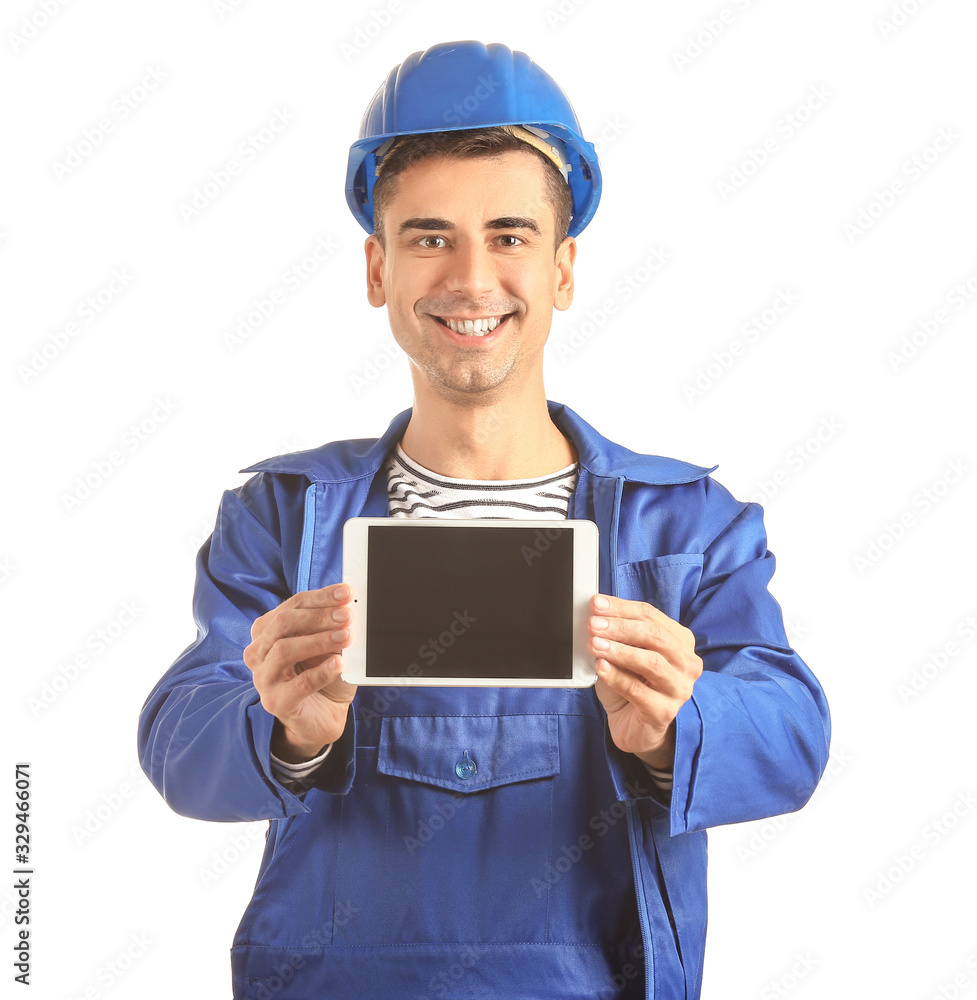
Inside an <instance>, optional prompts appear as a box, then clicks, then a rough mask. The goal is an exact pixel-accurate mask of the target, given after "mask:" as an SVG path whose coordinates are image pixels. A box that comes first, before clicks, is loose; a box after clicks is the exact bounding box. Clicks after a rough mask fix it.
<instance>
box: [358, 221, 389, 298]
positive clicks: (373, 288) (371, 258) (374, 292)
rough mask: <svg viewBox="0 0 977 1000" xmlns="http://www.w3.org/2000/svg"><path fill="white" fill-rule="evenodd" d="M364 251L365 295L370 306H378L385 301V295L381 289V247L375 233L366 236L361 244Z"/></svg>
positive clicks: (382, 259)
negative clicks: (364, 241)
mask: <svg viewBox="0 0 977 1000" xmlns="http://www.w3.org/2000/svg"><path fill="white" fill-rule="evenodd" d="M363 249H364V250H365V251H366V297H367V299H369V302H370V305H371V306H376V307H377V308H379V307H380V306H382V305H384V304H385V303H386V301H387V295H386V293H385V292H384V290H383V263H384V254H383V247H382V246H380V241H379V240H378V239H377V237H376V234H375V233H373V234H371V235H370V236H367V238H366V243H364V245H363Z"/></svg>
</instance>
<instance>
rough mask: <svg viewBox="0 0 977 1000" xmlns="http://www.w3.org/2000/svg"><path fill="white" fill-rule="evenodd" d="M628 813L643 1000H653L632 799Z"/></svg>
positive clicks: (652, 972)
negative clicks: (639, 937) (639, 926)
mask: <svg viewBox="0 0 977 1000" xmlns="http://www.w3.org/2000/svg"><path fill="white" fill-rule="evenodd" d="M624 805H625V808H626V809H627V811H628V845H629V847H630V848H631V871H632V874H633V875H634V895H635V900H636V902H637V904H638V922H639V923H640V924H641V943H642V944H643V945H644V952H645V954H644V959H645V1000H654V996H655V966H654V957H655V956H654V950H653V947H652V943H651V927H650V926H649V924H648V910H647V907H646V903H645V882H644V878H642V875H641V867H640V864H639V862H638V831H639V827H638V822H639V821H638V807H637V805H636V804H635V802H634V800H633V799H628V800H627V801H626V802H625V803H624Z"/></svg>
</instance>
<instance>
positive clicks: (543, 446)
mask: <svg viewBox="0 0 977 1000" xmlns="http://www.w3.org/2000/svg"><path fill="white" fill-rule="evenodd" d="M401 447H403V449H404V451H405V452H406V453H407V455H408V457H410V458H412V459H413V460H414V461H415V462H417V463H418V465H422V466H423V467H424V468H426V469H430V470H431V472H436V473H438V474H439V475H442V476H447V477H448V478H450V479H532V478H534V477H537V476H545V475H547V474H549V473H551V472H557V471H559V470H560V469H564V468H566V466H568V465H570V464H572V463H573V462H575V461H576V459H577V455H576V451H575V450H574V447H573V445H572V444H571V442H570V441H569V440H568V439H567V438H565V437H564V436H563V434H562V433H561V432H560V430H559V429H558V428H557V426H556V425H555V424H554V423H553V421H552V420H551V419H550V415H549V411H548V409H547V407H546V397H545V395H544V394H543V393H542V392H539V393H537V394H535V395H534V398H532V399H522V400H513V399H512V398H508V399H506V400H505V401H504V402H495V403H489V404H486V405H481V406H474V405H471V403H470V402H468V401H462V402H451V401H448V400H445V399H441V398H437V397H435V398H431V397H430V396H426V395H422V394H420V393H416V392H415V399H414V409H413V412H412V414H411V419H410V423H409V424H408V425H407V430H406V431H405V432H404V437H403V440H402V442H401Z"/></svg>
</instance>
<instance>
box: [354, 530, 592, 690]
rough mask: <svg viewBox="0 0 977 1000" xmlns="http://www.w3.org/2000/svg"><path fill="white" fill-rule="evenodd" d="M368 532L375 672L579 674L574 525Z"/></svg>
mask: <svg viewBox="0 0 977 1000" xmlns="http://www.w3.org/2000/svg"><path fill="white" fill-rule="evenodd" d="M368 531H369V534H370V538H369V556H368V581H369V584H368V586H369V595H368V601H369V620H368V623H367V634H366V664H367V666H366V675H367V676H368V677H395V676H404V675H408V676H414V677H447V678H464V677H489V678H499V679H504V678H510V679H512V678H541V679H548V680H569V679H570V678H571V677H572V676H573V669H572V666H573V662H572V661H573V613H572V599H573V533H572V531H571V530H570V529H569V528H566V527H560V523H559V522H554V523H553V527H552V528H550V527H547V528H546V529H545V531H542V530H541V529H540V528H538V527H526V528H519V527H514V526H513V527H507V528H506V530H504V531H499V530H493V529H492V528H486V527H458V528H454V529H452V530H444V529H443V528H438V527H435V526H430V527H428V526H425V525H421V524H415V525H412V526H411V528H410V529H409V530H406V531H404V530H400V531H398V530H390V529H389V528H386V527H384V526H376V525H372V526H370V527H369V529H368Z"/></svg>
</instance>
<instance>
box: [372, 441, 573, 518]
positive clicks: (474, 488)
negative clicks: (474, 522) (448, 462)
mask: <svg viewBox="0 0 977 1000" xmlns="http://www.w3.org/2000/svg"><path fill="white" fill-rule="evenodd" d="M384 471H385V472H386V475H387V495H388V497H389V500H390V516H391V517H424V518H432V517H483V518H538V519H544V520H547V521H560V520H565V519H566V516H567V512H568V510H569V508H570V496H571V494H572V493H573V488H574V486H575V485H576V481H577V464H576V462H574V463H573V465H568V466H567V467H566V468H565V469H560V471H559V472H551V473H550V474H549V475H548V476H538V477H537V478H535V479H477V480H468V479H449V478H448V477H447V476H440V475H437V474H436V473H434V472H431V471H429V470H428V469H425V468H424V467H423V466H420V465H418V464H417V462H415V461H414V460H413V459H411V458H408V457H407V455H405V454H404V450H403V448H401V447H400V445H399V444H398V445H397V447H396V449H395V450H394V451H392V452H391V453H390V455H389V457H388V458H387V464H386V465H385V466H384Z"/></svg>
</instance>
